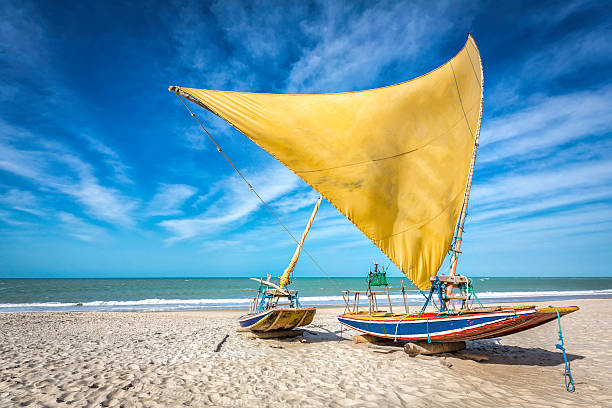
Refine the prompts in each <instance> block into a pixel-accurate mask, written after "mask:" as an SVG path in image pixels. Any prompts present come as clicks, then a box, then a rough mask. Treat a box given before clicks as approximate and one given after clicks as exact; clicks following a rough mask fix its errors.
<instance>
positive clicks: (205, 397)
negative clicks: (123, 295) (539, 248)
mask: <svg viewBox="0 0 612 408" xmlns="http://www.w3.org/2000/svg"><path fill="white" fill-rule="evenodd" d="M554 303H555V304H556V305H578V306H580V308H581V310H580V311H578V312H576V313H573V314H571V315H569V316H566V317H564V318H563V319H562V324H563V334H564V338H565V346H566V349H567V351H568V358H569V359H570V361H571V370H572V373H573V376H574V380H575V383H576V392H575V393H573V394H570V393H568V392H566V390H565V387H564V385H563V358H562V354H561V352H560V351H559V350H556V349H555V344H556V343H557V326H556V325H557V323H556V322H552V323H548V324H546V325H544V326H541V327H538V328H535V329H532V330H529V331H526V332H523V333H518V334H514V335H511V336H508V337H503V338H501V339H492V340H482V341H477V342H468V349H467V350H466V351H465V352H459V353H457V354H454V355H445V356H438V357H430V356H420V357H410V356H408V355H407V354H405V353H403V352H402V351H398V352H389V353H387V352H381V351H384V350H377V349H373V348H368V346H367V345H366V344H354V342H353V341H352V338H353V336H354V335H355V334H356V333H355V332H353V331H347V330H346V329H344V330H342V331H341V330H340V325H339V323H338V321H337V319H336V315H337V314H338V312H340V311H341V309H340V310H339V309H333V308H328V309H320V310H319V311H318V313H317V316H316V317H315V320H314V322H313V324H312V325H310V326H308V327H307V329H308V332H307V333H305V336H304V338H302V339H290V340H262V339H250V338H248V337H247V335H246V333H239V332H237V331H236V328H237V323H236V318H237V317H238V316H239V315H241V314H242V313H243V312H241V311H198V312H159V313H102V312H101V313H76V312H75V313H14V314H0V327H1V330H0V406H1V407H13V406H45V407H64V406H70V407H100V406H103V407H106V406H109V407H119V406H123V407H134V406H145V407H154V406H185V405H186V406H219V407H253V406H264V407H281V406H282V407H286V406H305V407H306V406H307V407H326V406H331V407H349V406H354V407H396V406H398V407H399V406H405V407H408V406H410V407H429V406H450V405H451V404H452V405H454V406H539V407H550V406H553V407H567V406H590V407H599V406H602V407H603V406H612V387H610V382H611V381H612V368H611V364H610V363H611V362H612V357H610V349H611V347H612V336H610V333H612V319H610V315H611V314H612V301H610V300H577V301H564V302H554ZM226 335H229V337H228V338H227V341H226V342H225V343H224V344H223V345H222V347H221V350H220V351H219V352H215V351H214V349H215V348H216V346H217V344H218V343H219V342H220V341H221V340H222V339H223V338H224V337H225V336H226ZM465 353H471V354H477V355H481V356H485V357H487V358H488V360H486V361H481V362H476V361H475V360H474V359H469V358H466V357H465Z"/></svg>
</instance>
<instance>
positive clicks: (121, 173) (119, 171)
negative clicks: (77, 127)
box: [83, 135, 134, 184]
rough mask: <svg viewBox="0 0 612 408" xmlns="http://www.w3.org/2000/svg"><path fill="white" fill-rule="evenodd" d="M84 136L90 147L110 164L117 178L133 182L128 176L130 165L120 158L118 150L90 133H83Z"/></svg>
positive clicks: (123, 181)
mask: <svg viewBox="0 0 612 408" xmlns="http://www.w3.org/2000/svg"><path fill="white" fill-rule="evenodd" d="M83 138H84V139H85V140H87V142H88V143H89V145H90V147H91V148H92V149H93V150H94V151H96V152H98V153H100V154H101V155H102V157H103V159H104V162H105V163H106V165H108V166H109V167H110V168H111V169H112V171H113V175H114V177H115V179H116V180H117V181H119V182H120V183H125V184H133V183H134V182H133V181H132V180H131V179H130V178H129V177H128V175H127V171H128V169H129V168H128V166H126V165H125V164H124V163H123V162H122V161H121V159H120V157H119V155H118V154H117V152H115V151H114V150H113V149H111V148H110V147H108V146H107V145H106V144H104V143H103V142H102V141H101V140H98V139H96V138H94V137H93V136H90V135H83Z"/></svg>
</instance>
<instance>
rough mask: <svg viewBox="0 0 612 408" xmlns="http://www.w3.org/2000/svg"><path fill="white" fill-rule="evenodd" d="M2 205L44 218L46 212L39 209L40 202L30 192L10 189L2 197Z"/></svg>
mask: <svg viewBox="0 0 612 408" xmlns="http://www.w3.org/2000/svg"><path fill="white" fill-rule="evenodd" d="M0 204H2V205H5V206H6V207H8V208H10V209H12V210H16V211H21V212H25V213H29V214H32V215H37V216H44V215H45V212H44V211H42V210H41V209H40V207H39V204H38V200H37V198H36V196H34V194H32V192H30V191H22V190H18V189H15V188H13V189H10V190H9V191H7V192H6V193H4V194H2V195H0Z"/></svg>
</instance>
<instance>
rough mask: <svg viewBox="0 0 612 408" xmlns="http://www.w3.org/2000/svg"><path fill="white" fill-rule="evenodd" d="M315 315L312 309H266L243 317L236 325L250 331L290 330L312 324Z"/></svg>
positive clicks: (314, 310) (315, 310)
mask: <svg viewBox="0 0 612 408" xmlns="http://www.w3.org/2000/svg"><path fill="white" fill-rule="evenodd" d="M316 313H317V309H316V308H314V307H299V308H278V309H268V310H265V311H263V312H261V313H249V314H247V315H244V316H242V317H240V318H239V319H238V323H240V326H241V327H243V328H245V329H250V330H252V331H262V332H267V331H270V330H291V329H295V328H296V327H300V326H306V325H309V324H310V323H312V320H313V319H314V316H315V314H316Z"/></svg>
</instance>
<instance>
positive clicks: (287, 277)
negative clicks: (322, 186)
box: [279, 195, 323, 289]
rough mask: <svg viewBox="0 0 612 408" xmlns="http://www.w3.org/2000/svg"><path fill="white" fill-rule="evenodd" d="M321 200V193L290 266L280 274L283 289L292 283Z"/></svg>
mask: <svg viewBox="0 0 612 408" xmlns="http://www.w3.org/2000/svg"><path fill="white" fill-rule="evenodd" d="M321 200H323V196H321V195H320V196H319V198H318V199H317V203H316V204H315V206H314V209H313V210H312V215H311V216H310V219H309V220H308V224H306V228H305V229H304V233H303V234H302V238H301V239H300V242H298V246H297V248H296V249H295V253H294V254H293V257H292V258H291V261H290V262H289V266H287V268H286V269H285V271H284V272H283V274H282V275H281V276H279V278H280V287H281V288H282V289H284V288H285V286H287V285H289V284H290V283H291V273H292V272H293V269H294V268H295V264H297V261H298V258H299V257H300V252H301V251H302V246H303V245H304V241H305V240H306V235H308V231H310V227H311V226H312V222H313V221H314V218H315V216H316V215H317V211H318V210H319V206H320V205H321Z"/></svg>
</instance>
